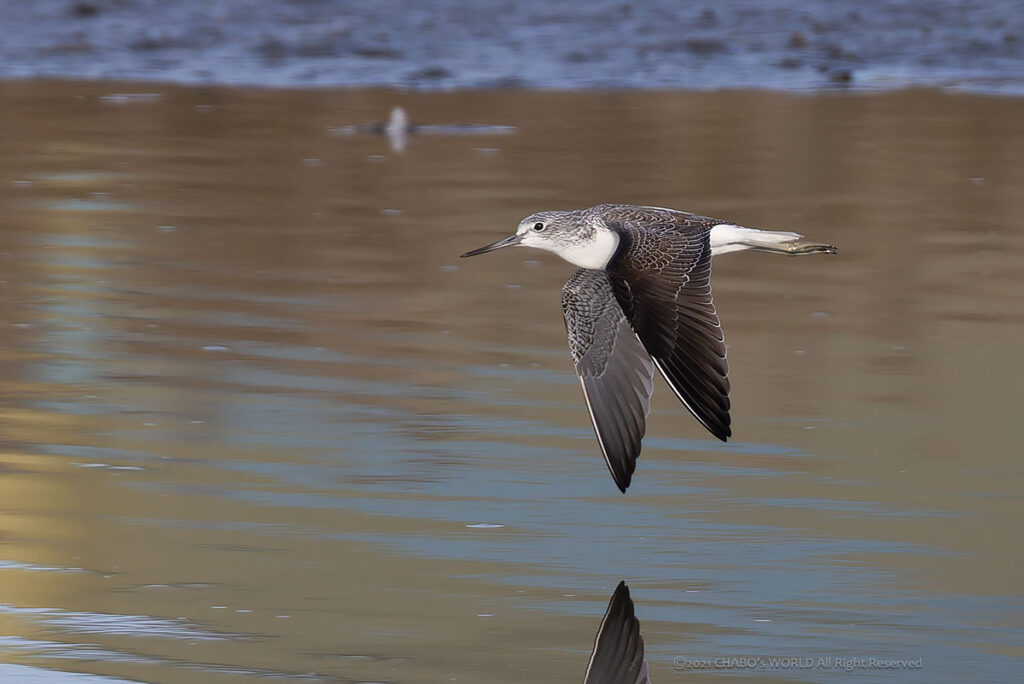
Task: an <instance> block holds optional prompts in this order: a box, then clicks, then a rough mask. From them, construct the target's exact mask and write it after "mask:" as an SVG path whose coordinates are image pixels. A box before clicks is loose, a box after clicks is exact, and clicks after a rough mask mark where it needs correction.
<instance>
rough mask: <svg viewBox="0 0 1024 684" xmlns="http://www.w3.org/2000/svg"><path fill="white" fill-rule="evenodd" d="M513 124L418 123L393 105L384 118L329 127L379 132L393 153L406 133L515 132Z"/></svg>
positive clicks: (402, 146) (398, 150)
mask: <svg viewBox="0 0 1024 684" xmlns="http://www.w3.org/2000/svg"><path fill="white" fill-rule="evenodd" d="M515 130H516V129H515V127H514V126H497V125H490V124H418V123H416V122H415V121H412V120H411V119H410V118H409V115H408V114H406V113H405V110H404V109H402V108H401V107H395V108H394V109H392V110H391V114H389V115H388V120H387V121H375V122H374V123H368V124H360V125H357V126H340V127H338V128H332V129H331V133H333V134H334V135H342V136H349V135H359V134H370V135H383V136H385V137H387V139H388V146H389V147H390V148H391V151H392V152H394V153H395V154H401V153H402V152H404V151H405V148H406V146H407V144H408V142H409V136H410V135H485V136H486V135H508V134H510V133H515Z"/></svg>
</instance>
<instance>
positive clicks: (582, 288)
mask: <svg viewBox="0 0 1024 684" xmlns="http://www.w3.org/2000/svg"><path fill="white" fill-rule="evenodd" d="M562 313H563V314H564V316H565V329H566V331H567V332H568V334H569V351H570V352H571V353H572V358H573V361H575V363H576V373H577V374H578V375H579V376H580V384H581V385H582V386H583V396H584V398H585V399H586V401H587V409H588V410H589V411H590V419H591V421H593V423H594V431H595V432H596V433H597V441H598V443H599V444H600V446H601V453H602V454H603V455H604V460H605V462H606V463H607V464H608V470H610V471H611V474H612V478H613V479H614V480H615V484H616V485H618V487H619V489H620V490H621V491H623V492H625V491H626V487H628V486H629V482H630V480H631V479H632V476H633V471H634V470H635V469H636V459H637V456H639V455H640V440H641V439H642V438H643V436H644V431H645V430H646V424H647V413H648V412H649V411H650V407H651V392H652V391H653V387H654V382H653V380H654V364H653V362H652V361H651V358H650V357H649V356H648V354H647V352H646V351H644V347H643V345H642V344H641V343H640V340H638V339H637V336H636V333H634V332H633V329H632V327H630V325H629V322H628V321H627V320H626V316H625V314H624V313H623V312H622V308H621V307H620V306H619V304H618V302H617V301H616V300H615V295H614V294H613V293H612V287H611V284H610V283H609V282H608V275H607V274H606V273H605V272H604V271H591V270H587V269H580V270H579V271H576V273H575V274H573V276H572V277H571V278H570V279H569V280H568V282H566V284H565V287H563V288H562Z"/></svg>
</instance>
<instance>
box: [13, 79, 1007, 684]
mask: <svg viewBox="0 0 1024 684" xmlns="http://www.w3.org/2000/svg"><path fill="white" fill-rule="evenodd" d="M153 88H154V86H152V85H150V86H139V85H132V84H113V85H111V84H106V85H104V84H81V83H60V82H48V83H33V82H25V83H19V84H4V85H0V127H2V130H3V131H4V132H5V135H3V136H2V137H0V206H2V207H3V209H2V215H0V230H2V233H0V267H2V268H0V293H2V296H0V383H2V392H0V588H2V589H0V635H2V636H0V659H2V660H3V661H5V662H6V663H7V664H5V665H0V678H2V677H7V679H5V680H3V681H8V680H9V681H12V682H21V681H30V680H29V677H36V678H38V680H39V681H42V682H61V681H63V680H64V679H65V677H64V676H62V675H61V674H60V673H59V672H58V671H65V672H81V673H90V674H94V675H101V676H102V677H103V678H102V679H99V680H96V681H101V682H104V681H108V680H107V679H106V678H108V677H109V678H117V679H127V680H133V681H141V682H152V683H159V684H164V683H166V684H177V683H184V682H190V683H191V682H203V683H206V682H209V683H211V684H221V683H225V684H226V683H244V684H251V683H255V682H261V681H264V680H282V681H312V682H321V681H323V682H408V683H420V682H423V683H426V682H450V681H458V682H539V681H552V682H554V681H579V679H581V677H582V674H583V671H584V669H585V667H586V662H587V657H588V654H589V650H590V647H591V643H592V639H593V635H594V632H595V630H596V628H597V624H598V621H599V620H600V616H601V614H602V613H603V611H604V608H605V605H606V602H607V600H608V596H609V594H610V593H611V592H612V590H613V589H614V588H615V585H616V584H617V583H618V581H619V580H620V579H623V578H625V579H627V580H628V581H629V583H630V587H631V589H632V593H633V597H634V600H635V601H636V604H637V614H638V616H639V618H640V619H641V621H642V627H643V632H644V635H645V639H646V642H647V645H648V657H649V659H650V661H651V669H652V675H653V677H654V679H655V681H658V682H675V681H716V682H726V681H729V682H733V681H737V682H738V681H771V682H782V681H800V682H825V681H829V682H831V681H849V682H889V681H901V682H904V681H905V682H937V681H949V682H952V681H986V682H999V681H1001V682H1014V681H1019V680H1020V678H1021V676H1022V672H1024V639H1022V637H1021V629H1022V627H1024V614H1022V610H1024V580H1022V572H1021V566H1022V563H1024V553H1022V550H1021V545H1020V520H1021V518H1022V515H1024V465H1022V463H1021V459H1020V453H1021V448H1020V445H1019V443H1018V439H1017V430H1016V427H1017V421H1018V420H1019V416H1018V413H1019V409H1020V407H1021V405H1022V403H1024V370H1022V368H1021V365H1020V360H1019V357H1020V353H1019V352H1020V339H1022V336H1024V298H1022V296H1021V288H1022V285H1024V266H1022V264H1024V261H1022V256H1024V254H1022V252H1024V233H1022V230H1021V216H1022V215H1024V194H1022V193H1021V191H1020V188H1021V187H1024V165H1022V164H1021V159H1022V158H1024V101H1022V100H1017V99H1009V98H1006V99H999V98H984V97H976V96H967V95H942V94H938V93H933V92H928V91H917V92H914V91H911V92H901V93H892V94H886V95H872V96H841V95H825V96H813V97H812V96H786V95H778V94H768V93H759V94H753V93H742V92H734V93H704V94H685V93H678V94H644V93H610V94H601V93H591V94H560V93H543V94H537V93H527V92H500V93H485V92H477V93H463V94H430V95H409V94H404V95H399V94H394V93H390V92H386V91H338V92H315V93H311V92H286V91H285V92H272V91H262V92H260V91H255V92H251V91H232V90H218V89H176V88H175V89H172V88H160V89H159V90H158V91H156V92H158V93H160V96H158V97H135V98H110V97H108V96H110V95H113V94H118V93H131V92H136V93H138V92H154V91H153ZM394 105H402V106H404V107H405V108H406V109H407V110H408V111H409V112H410V115H411V116H412V118H413V119H415V120H416V121H418V122H420V123H424V124H462V123H484V124H500V125H508V126H514V127H516V130H515V132H514V133H513V134H510V135H500V136H498V135H494V136H487V135H474V136H468V135H462V136H440V135H437V136H420V137H413V138H411V139H410V140H409V143H408V146H407V148H406V150H405V152H404V153H402V154H396V153H393V152H391V151H390V150H389V146H388V144H387V141H386V140H385V139H383V138H380V137H375V136H360V135H352V136H339V135H336V134H333V133H332V130H331V129H333V128H337V127H341V126H346V125H352V124H360V123H363V122H367V121H373V120H376V119H381V118H383V117H384V116H386V114H387V112H388V110H389V109H390V108H391V107H392V106H394ZM602 201H629V202H636V203H652V204H658V205H668V206H677V207H680V208H687V209H691V210H694V211H699V212H702V213H707V214H711V215H716V216H721V217H723V218H729V219H733V220H736V221H738V222H743V223H747V224H749V225H755V226H761V227H771V228H778V229H792V230H797V231H800V232H804V233H806V234H808V236H810V237H812V238H814V239H819V240H825V241H830V242H835V243H836V244H838V245H840V247H841V253H840V254H839V255H838V256H837V257H832V258H829V257H823V258H812V257H807V258H801V259H786V258H783V257H776V256H773V255H767V254H756V253H747V254H736V255H728V256H725V257H722V258H720V259H719V260H717V261H716V264H715V278H714V285H715V293H716V301H717V304H718V309H719V312H720V314H721V316H722V319H723V323H724V326H725V329H726V333H727V339H728V341H729V342H730V361H731V363H732V379H733V386H734V423H733V427H734V430H735V435H736V437H735V441H733V442H730V443H729V444H728V445H723V444H719V443H717V442H714V441H712V440H710V439H708V435H706V434H705V433H704V432H703V431H702V430H701V429H700V428H699V426H698V425H697V423H696V422H695V421H694V420H693V419H691V418H690V417H689V416H687V415H685V414H684V412H683V411H682V409H681V408H680V406H679V405H678V403H677V402H676V401H675V399H674V398H673V397H672V396H671V394H670V392H668V390H667V388H666V387H665V386H664V385H663V384H659V385H658V386H657V388H656V393H655V401H654V412H653V414H652V417H651V421H650V427H649V430H648V435H649V438H648V440H647V442H646V448H645V451H644V454H643V457H642V459H641V461H640V464H639V468H638V471H637V474H636V477H635V478H634V484H633V486H632V488H631V489H630V491H629V494H628V495H626V496H622V495H619V494H618V492H617V490H616V489H615V486H614V484H613V483H612V481H611V478H610V477H609V476H608V473H607V471H606V469H605V467H604V464H603V462H602V460H601V457H600V455H599V453H598V451H597V446H596V442H595V441H594V438H593V435H592V433H591V429H590V426H589V423H588V419H587V415H586V410H585V408H584V406H583V402H582V400H581V397H580V395H579V386H578V384H577V382H576V380H575V377H574V375H573V373H572V367H571V363H570V360H569V357H568V353H567V351H566V349H565V339H564V330H563V327H562V322H561V319H560V310H559V288H560V287H561V284H562V282H563V281H564V280H565V278H566V277H567V276H568V275H569V273H570V272H571V267H569V266H567V265H565V264H563V263H561V262H559V261H558V260H557V259H555V258H554V257H550V256H548V255H544V254H541V253H535V252H532V251H527V250H516V251H510V252H502V253H497V254H493V255H488V256H486V257H479V258H478V259H475V260H472V261H459V260H458V258H457V255H458V254H459V253H461V252H463V251H465V250H466V249H469V248H472V247H477V246H479V245H481V244H484V243H485V242H489V241H491V240H494V239H496V238H498V237H500V236H502V235H503V234H505V233H507V232H510V231H511V230H512V229H513V227H514V226H515V224H516V223H517V222H518V220H519V219H520V218H521V217H522V216H524V215H526V214H528V213H530V212H532V211H535V210H538V209H542V208H573V207H582V206H588V205H590V204H595V203H598V202H602ZM659 382H660V381H659ZM757 656H764V657H778V658H787V657H789V658H815V659H816V658H819V657H822V658H826V657H832V658H833V665H835V663H836V662H837V661H836V659H838V658H861V659H865V660H866V659H868V658H902V659H910V660H916V659H920V664H921V667H920V669H903V670H900V671H897V672H893V671H887V670H882V669H878V668H872V667H869V666H867V667H853V668H850V669H851V671H849V672H845V671H843V670H842V669H840V668H837V667H826V666H817V665H816V666H815V667H811V668H797V667H789V668H766V669H743V668H730V669H719V670H695V669H690V670H687V671H685V672H684V671H681V670H679V669H677V668H676V667H675V666H674V660H675V659H677V658H683V659H687V662H689V661H690V660H693V661H696V660H701V659H704V660H707V659H716V658H733V659H736V658H749V657H757ZM28 668H35V669H28ZM39 668H41V669H39ZM47 673H50V674H47ZM74 681H78V680H77V679H76V680H74Z"/></svg>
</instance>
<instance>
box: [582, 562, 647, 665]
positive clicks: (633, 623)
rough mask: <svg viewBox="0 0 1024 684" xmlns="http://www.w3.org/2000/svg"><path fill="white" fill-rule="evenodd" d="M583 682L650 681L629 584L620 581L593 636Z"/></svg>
mask: <svg viewBox="0 0 1024 684" xmlns="http://www.w3.org/2000/svg"><path fill="white" fill-rule="evenodd" d="M583 684H651V679H650V677H649V676H648V674H647V661H646V660H644V639H643V637H642V636H640V621H639V620H637V619H636V614H635V610H634V608H633V599H631V598H630V596H629V587H628V586H626V583H625V582H619V586H618V587H616V588H615V593H613V594H612V598H611V600H610V601H609V602H608V609H607V610H606V611H605V614H604V619H602V620H601V626H600V627H598V629H597V637H596V638H595V639H594V652H593V653H591V654H590V662H589V663H588V664H587V674H586V675H585V676H584V679H583Z"/></svg>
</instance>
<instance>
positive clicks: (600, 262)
mask: <svg viewBox="0 0 1024 684" xmlns="http://www.w3.org/2000/svg"><path fill="white" fill-rule="evenodd" d="M520 234H521V235H522V236H523V241H522V243H521V244H522V245H523V246H524V247H537V248H539V249H543V250H546V251H548V252H553V253H554V254H557V255H558V256H560V257H562V258H563V259H565V260H566V261H568V262H569V263H570V264H573V265H575V266H579V267H580V268H593V269H601V268H604V267H605V266H607V265H608V262H609V261H611V260H612V257H613V256H615V250H616V249H618V247H619V234H618V233H615V232H613V231H611V230H608V229H607V228H598V229H596V230H595V232H594V237H593V239H592V240H590V241H589V242H584V243H572V244H565V243H561V242H550V241H548V240H545V239H543V238H541V237H538V236H534V235H533V234H532V233H531V232H530V231H526V232H525V233H520Z"/></svg>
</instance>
